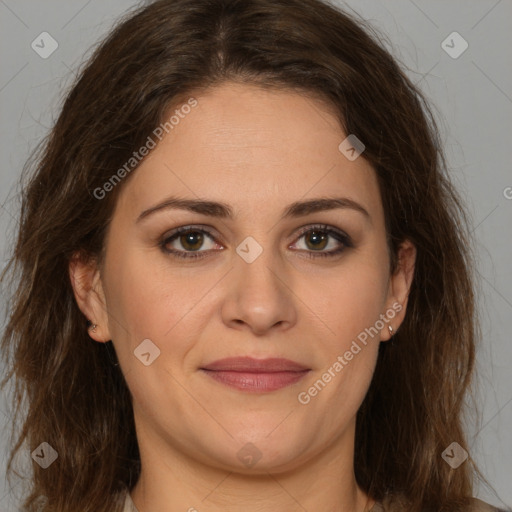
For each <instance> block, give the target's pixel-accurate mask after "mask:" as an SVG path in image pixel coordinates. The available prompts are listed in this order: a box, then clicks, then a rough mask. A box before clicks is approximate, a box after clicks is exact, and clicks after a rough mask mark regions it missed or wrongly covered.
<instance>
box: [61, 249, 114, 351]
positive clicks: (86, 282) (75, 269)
mask: <svg viewBox="0 0 512 512" xmlns="http://www.w3.org/2000/svg"><path fill="white" fill-rule="evenodd" d="M69 277H70V280H71V286H72V287H73V292H74V295H75V299H76V302H77V304H78V307H79V308H80V310H81V311H82V313H83V314H84V315H85V316H86V317H87V319H88V320H90V321H91V322H92V323H93V324H96V326H97V327H96V330H95V331H94V332H93V331H92V329H91V328H90V329H89V331H88V332H89V336H90V337H91V338H92V339H93V340H96V341H98V342H100V343H106V342H107V341H110V339H111V336H110V331H109V328H108V314H107V307H106V301H105V294H104V291H103V284H102V282H101V276H100V269H99V268H98V266H97V262H96V261H95V260H91V259H87V258H85V257H84V256H83V255H81V254H80V253H75V254H74V255H73V257H72V258H71V261H70V262H69Z"/></svg>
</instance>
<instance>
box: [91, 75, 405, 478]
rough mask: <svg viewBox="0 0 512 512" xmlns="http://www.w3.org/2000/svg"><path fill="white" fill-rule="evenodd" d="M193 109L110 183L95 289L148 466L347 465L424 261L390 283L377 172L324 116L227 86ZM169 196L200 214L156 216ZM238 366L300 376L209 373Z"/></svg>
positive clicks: (185, 211)
mask: <svg viewBox="0 0 512 512" xmlns="http://www.w3.org/2000/svg"><path fill="white" fill-rule="evenodd" d="M195 98H196V100H197V102H198V103H197V105H196V106H195V107H193V108H190V109H188V108H186V109H182V110H180V108H179V106H177V107H175V108H174V109H173V111H172V112H171V113H170V114H169V117H170V115H172V114H173V113H174V110H175V109H176V108H177V109H178V110H179V111H180V112H181V114H182V115H181V116H179V122H177V123H176V122H175V121H176V119H174V122H175V124H173V128H172V130H169V134H168V135H166V136H165V137H163V138H162V141H161V142H160V143H159V144H158V145H157V146H156V148H154V149H153V150H152V151H151V152H150V154H149V156H148V157H147V158H146V159H145V160H144V161H143V162H142V164H141V165H140V167H139V168H138V169H137V170H136V171H134V172H133V175H131V176H130V179H129V180H127V182H126V183H124V184H121V185H117V186H122V187H123V188H122V191H121V193H120V196H119V200H118V202H117V206H116V209H115V212H114V215H113V218H112V222H111V225H110V229H109V233H108V237H107V240H106V256H105V261H104V267H103V269H102V273H101V280H100V281H98V283H99V288H97V290H99V291H100V292H99V294H98V296H97V298H94V299H92V300H91V301H90V302H88V304H89V306H85V309H86V310H87V313H88V314H89V315H90V316H89V317H90V318H91V319H92V320H94V322H95V323H96V324H98V328H97V331H96V333H95V334H94V333H93V334H91V335H92V336H93V337H95V339H97V340H98V341H105V340H110V339H111V340H112V341H113V344H114V346H115V350H116V352H117V354H118V358H119V361H120V365H121V369H122V371H123V373H124V375H125V378H126V381H127V384H128V386H129V389H130V391H131V394H132V398H133V406H134V414H135V420H136V425H137V436H138V439H139V444H140V448H141V453H147V454H149V453H151V454H153V455H155V456H157V455H158V454H161V455H163V454H164V453H167V454H170V453H173V452H174V453H176V452H177V451H179V452H180V453H182V454H185V455H186V456H187V457H192V458H194V459H195V460H196V461H200V462H204V463H206V464H208V465H213V466H215V467H222V468H224V469H228V470H234V469H236V471H239V472H240V471H252V472H258V471H273V472H278V471H284V470H287V469H293V468H295V467H297V465H299V464H301V463H305V462H306V461H308V460H310V459H312V458H313V457H315V456H317V455H318V454H320V453H322V452H325V450H326V449H329V450H328V452H329V453H331V454H333V456H334V454H339V453H342V452H343V453H346V454H351V451H350V450H351V449H352V448H351V447H352V445H353V433H354V424H355V415H356V412H357V410H358V408H359V406H360V405H361V403H362V401H363V399H364V396H365V394H366V392H367V389H368V386H369V384H370V381H371V378H372V375H373V371H374V367H375V364H376V359H377V351H378V346H379V342H380V341H385V340H387V339H389V331H388V325H391V326H392V327H393V329H394V330H396V328H397V327H398V326H399V325H400V323H401V321H402V319H403V316H404V313H405V305H406V300H407V292H408V289H409V285H410V279H411V276H412V267H411V266H410V265H411V264H412V263H413V260H414V250H413V249H414V248H413V247H410V248H409V250H405V249H404V251H403V253H402V257H403V261H404V262H405V263H407V262H409V267H407V266H405V267H404V268H405V271H400V272H399V273H397V274H396V275H395V276H390V272H389V265H390V262H389V259H388V252H387V247H386V236H385V228H384V212H383V208H382V203H381V199H380V194H379V188H378V184H377V179H376V176H375V172H374V170H373V169H372V167H371V166H370V165H369V164H368V163H367V161H366V160H365V159H364V158H362V157H359V158H355V159H354V157H355V156H357V153H356V152H354V151H350V150H348V151H347V150H346V147H345V146H344V145H343V146H342V149H341V150H340V148H339V146H340V143H342V141H344V139H345V138H346V137H347V134H345V133H342V131H341V129H340V127H339V126H338V124H337V122H336V119H335V117H333V116H332V115H331V114H330V113H329V111H328V108H327V107H326V106H325V105H323V103H321V102H319V101H318V100H314V99H311V98H306V97H305V96H302V95H299V94H297V93H294V92H290V91H279V92H278V91H273V92H270V91H265V90H263V89H261V88H258V87H256V86H252V85H240V84H233V83H226V84H224V85H222V86H218V87H216V88H214V89H211V90H209V91H208V92H207V93H206V94H203V95H198V96H196V97H195ZM185 111H186V112H188V113H187V114H184V112H185ZM164 133H165V132H164ZM153 139H155V137H153ZM362 142H363V143H364V141H362ZM348 157H350V158H348ZM171 198H173V199H180V200H182V201H187V202H189V203H188V204H191V203H192V202H194V203H197V204H198V205H200V204H203V206H201V208H199V207H198V206H196V207H194V208H195V211H193V208H192V207H189V208H185V207H181V208H178V207H177V206H179V205H174V206H172V205H168V207H164V206H162V207H161V208H160V207H159V205H160V206H161V205H165V203H166V202H167V201H170V200H171ZM326 199H329V200H331V202H330V203H322V202H321V201H325V200H326ZM334 199H337V200H338V201H339V202H338V203H335V202H334V201H332V200H334ZM206 202H208V204H206ZM210 203H211V204H210ZM301 205H302V206H301ZM343 205H345V206H343ZM182 206H184V203H183V204H182ZM365 211H366V213H365ZM143 212H146V213H143ZM177 228H187V229H189V230H190V231H189V232H188V233H185V234H183V233H182V234H181V235H180V234H178V235H177V236H173V235H174V233H175V230H176V229H177ZM96 277H99V274H96ZM95 297H96V296H95ZM100 301H103V304H102V305H100V304H101V302H100ZM401 308H402V309H401ZM400 309H401V311H400ZM238 357H249V358H254V359H257V360H263V359H267V358H283V359H287V360H290V361H293V362H295V363H297V364H298V365H300V367H301V368H304V369H305V370H304V371H302V372H298V371H296V370H297V368H295V371H291V370H292V369H293V368H291V367H286V366H284V367H273V366H266V367H264V368H260V369H256V370H255V369H252V370H247V368H244V367H243V366H240V363H236V362H235V366H234V367H233V366H231V367H228V366H225V365H224V366H222V365H221V367H223V368H224V370H221V369H217V370H216V371H214V370H205V369H204V368H205V367H207V366H209V365H211V364H212V363H213V362H215V361H218V360H221V359H224V358H238ZM237 364H238V366H237ZM279 369H280V370H281V371H279V372H277V370H279ZM241 370H245V371H241ZM249 443H250V444H249Z"/></svg>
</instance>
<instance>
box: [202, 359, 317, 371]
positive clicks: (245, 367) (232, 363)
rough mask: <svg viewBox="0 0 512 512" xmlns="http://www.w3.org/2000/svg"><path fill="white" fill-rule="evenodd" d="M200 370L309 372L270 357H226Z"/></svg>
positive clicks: (288, 360)
mask: <svg viewBox="0 0 512 512" xmlns="http://www.w3.org/2000/svg"><path fill="white" fill-rule="evenodd" d="M201 369H202V370H217V371H233V372H248V373H277V372H302V371H304V370H310V369H311V368H308V367H307V366H304V365H302V364H300V363H297V362H295V361H291V360H290V359H283V358H277V357H272V358H268V359H254V358H253V357H227V358H225V359H219V360H217V361H214V362H213V363H210V364H207V365H206V366H203V367H202V368H201Z"/></svg>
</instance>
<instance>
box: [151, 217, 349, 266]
mask: <svg viewBox="0 0 512 512" xmlns="http://www.w3.org/2000/svg"><path fill="white" fill-rule="evenodd" d="M311 231H320V232H322V233H324V234H327V235H329V236H332V238H334V239H335V240H337V241H338V242H340V243H342V244H343V246H342V247H341V248H339V249H335V250H331V251H326V252H317V251H307V257H309V258H318V257H320V258H326V257H334V256H337V255H339V254H341V253H342V252H343V251H344V250H345V249H346V248H348V247H353V243H352V240H351V238H350V237H349V236H348V235H346V234H345V233H343V232H342V231H339V230H337V229H334V228H331V227H329V226H327V225H326V224H315V225H312V226H307V227H306V228H304V229H303V230H301V232H300V233H299V235H298V239H300V238H301V237H302V236H304V235H305V234H307V233H309V232H311ZM186 233H205V234H207V235H208V236H209V237H210V238H211V239H212V240H215V238H214V236H213V234H212V233H211V231H210V230H209V229H206V228H205V227H194V226H182V227H179V228H176V229H175V230H174V231H173V232H172V233H171V234H170V235H168V236H167V235H166V236H164V238H163V239H162V240H160V242H159V244H158V245H159V246H160V248H161V250H162V251H163V252H164V254H168V255H171V256H173V257H176V258H182V259H189V260H192V259H198V258H204V257H206V256H207V253H208V252H210V251H177V250H174V249H172V250H169V249H167V248H166V246H167V244H169V243H171V242H173V241H174V240H176V239H177V238H178V237H179V236H180V235H182V234H186Z"/></svg>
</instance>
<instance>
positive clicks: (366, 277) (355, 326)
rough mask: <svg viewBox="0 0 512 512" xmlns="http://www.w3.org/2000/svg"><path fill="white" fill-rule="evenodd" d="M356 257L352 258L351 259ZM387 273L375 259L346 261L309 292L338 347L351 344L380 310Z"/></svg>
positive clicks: (312, 302) (311, 302) (377, 316)
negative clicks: (372, 260)
mask: <svg viewBox="0 0 512 512" xmlns="http://www.w3.org/2000/svg"><path fill="white" fill-rule="evenodd" d="M354 260H355V259H354ZM386 284H387V276H386V275H385V273H384V271H383V269H382V268H381V266H380V265H379V264H378V263H372V264H370V262H368V263H367V264H364V263H357V264H350V265H349V264H347V265H346V266H343V267H340V269H339V271H337V272H336V274H335V275H332V276H331V277H330V278H329V279H328V280H327V281H326V286H324V287H323V289H322V290H320V289H318V288H317V290H318V291H317V293H316V294H314V295H311V294H310V295H309V296H310V299H309V304H312V306H313V305H314V304H316V306H314V308H313V309H314V310H315V312H316V313H317V314H318V317H319V318H320V319H322V320H324V321H325V324H326V325H327V326H328V328H329V331H330V332H331V334H332V335H333V336H330V337H329V338H330V339H333V340H335V341H333V344H334V345H336V348H337V349H342V348H344V347H345V345H350V343H351V341H352V340H353V339H355V338H356V337H357V336H358V335H359V334H360V333H361V332H364V330H365V329H368V328H370V327H371V326H374V325H375V322H376V321H377V320H378V319H379V315H380V314H381V313H383V312H384V311H383V307H384V304H385V299H386V292H387V289H386Z"/></svg>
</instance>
